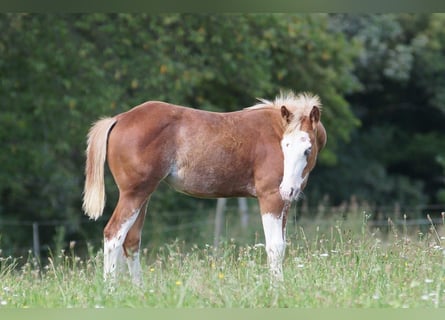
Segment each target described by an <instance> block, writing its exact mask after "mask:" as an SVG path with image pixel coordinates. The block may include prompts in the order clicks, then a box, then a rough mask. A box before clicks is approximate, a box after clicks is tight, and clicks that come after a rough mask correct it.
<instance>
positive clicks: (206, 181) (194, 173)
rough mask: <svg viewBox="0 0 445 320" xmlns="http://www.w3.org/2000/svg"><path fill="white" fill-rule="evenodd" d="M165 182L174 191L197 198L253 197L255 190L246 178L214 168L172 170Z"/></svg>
mask: <svg viewBox="0 0 445 320" xmlns="http://www.w3.org/2000/svg"><path fill="white" fill-rule="evenodd" d="M165 180H166V182H167V183H168V184H170V185H171V186H172V187H173V188H175V189H176V190H178V191H180V192H183V193H186V194H189V195H192V196H197V197H208V198H215V197H241V196H255V188H254V186H253V183H251V181H249V180H250V179H249V178H248V177H243V176H240V175H236V178H235V177H234V176H233V175H232V174H227V173H226V174H225V173H224V172H221V171H219V170H217V169H215V168H209V167H206V168H199V169H195V170H193V169H188V170H187V169H185V168H179V169H178V168H173V170H171V173H170V174H169V175H168V176H167V177H166V179H165Z"/></svg>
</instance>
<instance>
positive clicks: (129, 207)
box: [104, 194, 146, 280]
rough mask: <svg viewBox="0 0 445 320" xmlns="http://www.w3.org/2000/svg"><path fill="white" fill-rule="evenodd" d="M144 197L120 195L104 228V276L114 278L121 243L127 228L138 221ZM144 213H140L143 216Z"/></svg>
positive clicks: (121, 246)
mask: <svg viewBox="0 0 445 320" xmlns="http://www.w3.org/2000/svg"><path fill="white" fill-rule="evenodd" d="M145 203H146V197H145V198H144V197H141V196H134V195H133V196H131V195H122V194H121V195H120V196H119V201H118V203H117V206H116V208H115V209H114V212H113V215H112V217H111V219H110V221H108V223H107V225H106V227H105V229H104V278H105V279H106V280H107V279H109V278H111V279H115V278H116V271H117V268H118V264H119V261H120V260H122V258H123V253H124V250H123V244H124V241H125V239H126V237H127V234H128V232H129V230H130V229H131V228H132V227H133V225H134V224H135V222H136V221H138V219H140V218H139V216H140V215H141V211H142V208H143V206H144V204H145ZM143 215H144V214H142V216H143Z"/></svg>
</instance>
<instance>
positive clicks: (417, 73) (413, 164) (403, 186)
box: [318, 14, 445, 214]
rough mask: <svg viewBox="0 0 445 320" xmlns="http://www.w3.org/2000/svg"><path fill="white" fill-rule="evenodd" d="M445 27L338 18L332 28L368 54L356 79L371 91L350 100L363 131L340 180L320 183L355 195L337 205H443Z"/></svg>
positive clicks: (419, 18)
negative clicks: (353, 200)
mask: <svg viewBox="0 0 445 320" xmlns="http://www.w3.org/2000/svg"><path fill="white" fill-rule="evenodd" d="M444 21H445V19H444V15H443V14H433V15H431V14H373V15H371V14H367V15H352V14H339V15H331V16H330V28H332V29H333V30H336V31H341V32H343V33H344V34H345V35H346V36H347V38H348V39H350V40H351V41H357V42H358V43H360V45H361V47H362V49H361V52H360V54H359V55H358V58H357V60H356V61H355V66H356V69H355V74H356V76H357V78H358V80H359V81H360V82H361V83H362V84H363V86H362V89H361V90H360V91H357V92H353V93H351V94H348V95H347V96H346V99H347V100H348V101H349V102H350V103H351V107H352V110H353V112H354V114H356V115H357V117H358V118H359V119H360V120H361V124H362V126H361V127H360V129H358V130H357V131H356V132H354V133H352V135H351V136H352V139H351V141H350V143H348V144H344V143H341V144H342V146H341V147H340V148H339V149H338V151H339V152H338V158H339V161H338V163H339V166H338V167H337V168H336V169H335V171H336V172H335V173H326V175H325V174H324V173H323V174H321V175H320V176H319V177H318V178H320V180H319V181H318V183H321V181H324V180H323V178H324V177H329V180H328V181H331V182H333V181H336V180H339V179H341V182H342V183H344V184H345V185H347V186H348V187H350V188H349V190H348V188H337V190H338V191H337V192H336V191H335V190H332V189H333V188H332V187H331V188H330V190H331V191H332V194H331V193H329V192H327V193H329V194H331V195H332V196H333V198H334V199H335V200H336V201H337V202H338V201H342V200H343V199H345V198H344V197H345V196H347V195H348V194H349V196H350V195H351V193H353V194H355V195H358V196H359V197H360V198H361V199H366V200H370V201H371V202H374V203H376V204H378V203H380V204H382V203H386V204H387V205H391V204H393V203H399V204H402V206H403V205H408V206H414V205H425V204H427V203H437V201H438V200H439V198H437V197H436V196H437V192H438V190H441V189H442V188H443V187H444V182H445V181H444V175H443V170H442V167H441V165H440V164H439V163H438V162H437V159H438V157H443V153H444V150H445V128H444V126H443V123H444V121H445V113H444V109H443V105H445V100H444V99H445V95H443V93H442V91H443V88H444V86H443V85H442V84H443V83H444V81H445V72H443V70H442V69H443V67H444V66H445V64H444V61H445V59H444V58H445V57H444V52H445V51H444V50H443V46H444V44H445V42H444V41H445V37H444V31H443V30H445V29H444ZM326 171H327V169H325V170H324V172H326ZM334 175H335V177H334ZM340 177H341V178H340ZM328 184H329V183H328ZM335 186H336V187H337V186H338V183H337V184H335ZM328 190H329V188H328ZM351 190H353V191H351ZM419 214H420V212H419Z"/></svg>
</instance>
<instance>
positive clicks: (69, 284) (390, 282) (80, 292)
mask: <svg viewBox="0 0 445 320" xmlns="http://www.w3.org/2000/svg"><path fill="white" fill-rule="evenodd" d="M360 219H362V218H359V220H360ZM443 240H444V237H443V235H441V233H440V230H437V229H435V228H432V229H431V230H430V232H427V233H425V234H414V235H411V237H409V236H408V234H407V233H406V231H405V230H404V229H402V231H400V232H399V231H396V230H394V229H392V230H391V231H390V233H389V235H386V236H384V235H383V234H380V233H379V232H374V231H372V232H371V231H370V230H369V228H367V226H366V221H360V222H359V223H355V224H348V223H346V222H345V221H341V220H340V221H335V220H333V221H331V223H330V224H323V227H321V226H317V224H315V223H312V224H311V225H309V224H308V225H307V226H305V223H302V224H300V225H299V226H297V227H294V228H292V227H289V230H288V242H289V243H288V248H287V254H286V258H285V262H284V278H285V281H284V282H282V283H279V284H276V283H273V281H271V279H270V277H269V274H268V269H267V265H266V255H265V250H264V247H263V246H262V245H261V244H259V245H239V244H237V243H236V242H235V241H230V240H229V241H226V242H224V243H222V244H221V247H220V248H219V251H218V253H217V254H215V252H214V248H212V247H211V246H209V245H199V246H198V245H191V246H187V244H186V243H184V242H182V241H173V242H171V243H169V244H167V245H164V246H162V247H161V248H160V249H159V251H158V252H157V253H155V254H153V253H149V252H148V251H147V250H143V254H142V257H141V260H142V265H143V270H144V283H143V286H142V287H141V288H138V287H135V286H133V285H132V283H131V281H130V280H129V279H128V278H126V277H122V278H121V279H119V280H118V281H117V284H116V285H115V287H114V288H110V287H109V286H108V285H107V284H106V283H104V281H103V279H102V253H101V252H100V251H99V252H96V251H94V250H92V249H90V253H89V257H88V258H86V259H81V258H79V257H77V256H76V254H75V249H73V250H71V251H68V252H64V253H62V252H59V253H58V254H57V255H53V257H52V258H50V259H46V260H45V261H43V262H42V263H40V264H39V263H37V261H36V260H35V259H33V258H32V257H31V256H30V257H29V258H27V259H25V261H22V260H21V259H14V258H11V257H0V308H30V307H44V308H54V307H57V308H68V307H73V308H74V307H75V308H78V307H80V308H84V307H88V308H109V307H158V308H159V307H160V308H176V307H187V308H188V307H193V308H201V307H216V308H218V307H233V308H258V307H292V308H293V307H305V308H307V307H309V308H320V307H323V308H325V307H366V308H367V307H385V308H388V307H389V308H403V307H428V308H433V307H445V251H444V248H443V246H442V244H441V243H442V242H443Z"/></svg>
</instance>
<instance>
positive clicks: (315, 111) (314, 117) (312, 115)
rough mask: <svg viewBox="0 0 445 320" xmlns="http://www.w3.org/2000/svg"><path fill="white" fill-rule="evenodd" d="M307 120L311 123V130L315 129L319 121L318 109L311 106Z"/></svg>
mask: <svg viewBox="0 0 445 320" xmlns="http://www.w3.org/2000/svg"><path fill="white" fill-rule="evenodd" d="M309 119H310V120H311V122H312V128H315V127H316V126H317V124H318V122H319V121H320V108H318V107H317V106H313V107H312V110H311V113H310V114H309Z"/></svg>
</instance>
